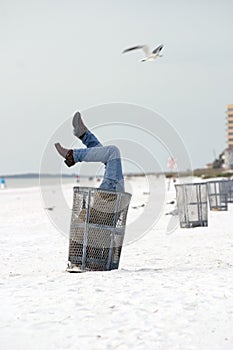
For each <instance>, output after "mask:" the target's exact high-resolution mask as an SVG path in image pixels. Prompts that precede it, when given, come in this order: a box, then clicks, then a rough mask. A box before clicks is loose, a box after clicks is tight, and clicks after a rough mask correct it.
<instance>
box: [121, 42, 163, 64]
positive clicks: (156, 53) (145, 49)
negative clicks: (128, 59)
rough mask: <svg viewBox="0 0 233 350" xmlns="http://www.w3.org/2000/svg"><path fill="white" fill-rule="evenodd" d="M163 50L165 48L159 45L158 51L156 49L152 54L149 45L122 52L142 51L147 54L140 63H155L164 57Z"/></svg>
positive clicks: (130, 48)
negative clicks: (157, 59) (161, 53)
mask: <svg viewBox="0 0 233 350" xmlns="http://www.w3.org/2000/svg"><path fill="white" fill-rule="evenodd" d="M162 48H163V45H159V46H158V47H156V49H154V50H153V51H152V52H151V51H150V50H149V47H148V46H147V45H137V46H133V47H129V48H128V49H125V50H124V51H122V53H126V52H129V51H133V50H138V49H142V50H143V52H144V54H145V57H144V58H143V59H141V60H140V62H145V61H154V60H155V59H156V58H157V57H163V56H162V55H160V52H161V50H162Z"/></svg>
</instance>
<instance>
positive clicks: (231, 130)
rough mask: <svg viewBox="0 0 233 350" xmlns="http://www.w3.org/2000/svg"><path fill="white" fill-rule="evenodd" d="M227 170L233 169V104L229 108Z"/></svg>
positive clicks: (225, 158)
mask: <svg viewBox="0 0 233 350" xmlns="http://www.w3.org/2000/svg"><path fill="white" fill-rule="evenodd" d="M223 159H224V164H223V167H224V168H225V169H233V104H230V105H228V106H227V148H226V149H225V151H224V154H223Z"/></svg>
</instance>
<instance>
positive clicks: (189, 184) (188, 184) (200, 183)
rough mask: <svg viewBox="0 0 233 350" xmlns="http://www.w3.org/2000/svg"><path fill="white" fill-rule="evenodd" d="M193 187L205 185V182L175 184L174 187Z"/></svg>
mask: <svg viewBox="0 0 233 350" xmlns="http://www.w3.org/2000/svg"><path fill="white" fill-rule="evenodd" d="M184 185H185V186H193V185H206V182H192V183H183V184H175V187H178V186H184Z"/></svg>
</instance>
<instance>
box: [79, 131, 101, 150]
mask: <svg viewBox="0 0 233 350" xmlns="http://www.w3.org/2000/svg"><path fill="white" fill-rule="evenodd" d="M81 141H82V143H83V144H84V145H85V146H86V147H87V148H91V147H101V146H103V145H102V144H101V143H100V142H99V140H98V139H97V137H96V136H95V135H94V134H92V132H91V131H90V130H88V131H87V132H86V134H85V135H84V136H83V138H82V140H81Z"/></svg>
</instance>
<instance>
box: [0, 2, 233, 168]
mask: <svg viewBox="0 0 233 350" xmlns="http://www.w3.org/2000/svg"><path fill="white" fill-rule="evenodd" d="M232 14H233V2H232V0H196V1H190V0H176V1H173V0H143V1H141V0H115V1H113V0H98V1H97V0H85V1H81V0H80V1H79V0H40V1H35V0H21V1H18V0H0V42H1V54H0V63H1V64H0V76H1V79H0V92H1V103H0V116H1V125H0V133H1V137H0V148H1V167H0V174H13V173H25V172H38V171H39V169H40V161H41V157H42V154H43V151H44V149H45V146H46V144H47V143H48V141H49V140H50V138H51V135H53V134H54V132H55V131H56V129H57V128H58V126H60V125H62V123H64V122H65V121H66V120H67V119H68V118H71V117H72V114H73V113H74V112H75V111H76V110H77V109H79V110H81V111H83V115H85V110H88V109H89V108H90V107H92V106H95V105H101V104H106V103H110V102H120V103H122V102H124V103H131V104H136V105H139V106H141V107H144V108H148V109H152V110H154V111H156V112H157V113H159V114H161V115H162V116H163V118H165V119H166V120H167V122H168V123H170V124H171V126H172V127H173V128H174V129H175V130H176V132H177V133H178V134H179V135H180V137H181V138H182V139H183V142H184V144H185V146H186V148H187V150H188V152H189V154H190V157H191V161H192V165H193V167H194V168H197V167H203V166H205V164H206V163H207V162H210V161H213V158H214V153H216V154H217V155H219V153H220V152H222V150H223V149H224V148H225V147H226V113H225V111H226V105H227V104H229V103H233V44H232V37H233V21H232ZM136 44H148V45H150V46H151V47H152V48H155V47H156V46H157V45H159V44H164V49H163V52H162V53H163V57H162V58H159V59H157V60H156V61H154V62H147V63H141V62H139V60H140V58H142V52H140V51H138V52H137V51H135V52H131V53H128V54H125V55H122V54H121V52H122V50H123V49H125V48H127V47H129V46H131V45H136ZM93 118H95V117H93ZM144 119H145V120H143V121H144V123H145V125H144V126H145V128H146V129H147V128H148V129H150V126H149V125H147V119H146V118H144ZM99 121H100V122H101V117H100V116H98V115H97V116H96V120H95V121H94V122H93V123H92V124H96V125H97V124H98V122H99ZM126 121H127V116H126ZM89 122H90V121H89ZM116 122H117V120H116ZM153 128H156V125H153ZM71 133H72V130H71ZM106 133H107V135H106V139H114V137H116V135H115V131H114V128H111V126H109V128H108V129H107V130H106ZM111 133H112V135H111ZM71 135H72V134H71ZM101 135H102V133H101ZM128 136H129V137H131V139H133V138H134V135H133V133H132V135H131V131H130V130H129V131H128ZM72 137H73V136H72ZM58 141H61V143H62V142H63V140H58ZM135 141H137V140H135ZM140 142H142V140H140ZM147 147H148V148H150V144H149V143H148V142H147ZM153 147H154V145H152V144H151V153H153V154H155V155H156V152H160V151H159V149H155V148H153ZM122 152H123V153H124V150H122ZM55 156H57V155H56V154H55V153H54V157H55ZM138 157H140V152H139V153H138ZM158 158H159V155H158ZM165 158H166V157H165V156H164V159H163V156H162V159H160V160H159V161H160V162H164V164H165V163H166V159H165ZM57 159H58V158H57ZM59 161H60V160H59ZM146 167H147V164H145V168H146ZM125 170H127V169H125Z"/></svg>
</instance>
